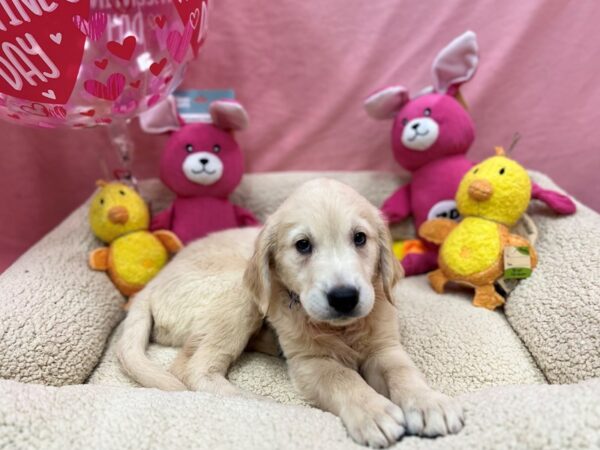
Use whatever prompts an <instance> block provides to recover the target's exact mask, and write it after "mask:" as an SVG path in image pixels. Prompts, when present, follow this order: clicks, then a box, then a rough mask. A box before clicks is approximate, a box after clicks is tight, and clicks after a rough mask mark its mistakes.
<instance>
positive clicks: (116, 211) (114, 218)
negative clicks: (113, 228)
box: [108, 206, 129, 224]
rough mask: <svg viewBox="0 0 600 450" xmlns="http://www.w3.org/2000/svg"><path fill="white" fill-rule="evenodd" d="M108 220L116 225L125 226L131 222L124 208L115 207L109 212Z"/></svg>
mask: <svg viewBox="0 0 600 450" xmlns="http://www.w3.org/2000/svg"><path fill="white" fill-rule="evenodd" d="M108 220H110V221H111V222H112V223H114V224H117V223H120V224H124V223H127V220H129V213H128V212H127V209H126V208H125V207H124V206H113V207H112V208H110V209H109V210H108Z"/></svg>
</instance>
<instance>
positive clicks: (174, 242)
mask: <svg viewBox="0 0 600 450" xmlns="http://www.w3.org/2000/svg"><path fill="white" fill-rule="evenodd" d="M152 234H153V235H154V236H156V238H157V239H158V240H159V241H160V242H161V244H162V245H164V247H165V248H166V249H167V250H168V252H169V253H177V252H178V251H179V250H181V249H182V248H183V244H182V243H181V241H180V240H179V238H178V237H177V235H176V234H175V233H173V232H172V231H169V230H156V231H154V232H153V233H152Z"/></svg>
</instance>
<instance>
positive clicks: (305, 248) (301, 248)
mask: <svg viewBox="0 0 600 450" xmlns="http://www.w3.org/2000/svg"><path fill="white" fill-rule="evenodd" d="M296 250H298V253H300V254H301V255H308V254H309V253H310V252H312V244H311V243H310V241H309V240H308V239H300V240H299V241H297V242H296Z"/></svg>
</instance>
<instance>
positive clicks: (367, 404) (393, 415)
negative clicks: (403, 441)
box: [341, 395, 405, 448]
mask: <svg viewBox="0 0 600 450" xmlns="http://www.w3.org/2000/svg"><path fill="white" fill-rule="evenodd" d="M341 419H342V421H343V422H344V425H346V428H347V429H348V433H349V434H350V436H352V438H353V439H354V440H355V441H356V442H358V443H359V444H363V445H368V446H369V447H374V448H385V447H389V446H390V445H392V444H394V443H395V442H397V441H398V440H399V439H400V438H401V437H402V436H403V435H404V431H405V426H404V414H403V413H402V410H401V409H400V408H399V407H398V406H397V405H395V404H394V403H392V402H391V401H389V400H388V399H387V398H385V397H383V396H381V395H373V396H372V397H370V398H369V399H367V400H366V401H364V402H361V403H354V404H351V405H348V406H347V407H346V408H344V410H342V412H341Z"/></svg>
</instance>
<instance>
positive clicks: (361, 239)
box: [354, 231, 367, 247]
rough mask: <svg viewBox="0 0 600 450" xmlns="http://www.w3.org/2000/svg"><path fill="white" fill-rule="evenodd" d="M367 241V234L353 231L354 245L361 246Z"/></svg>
mask: <svg viewBox="0 0 600 450" xmlns="http://www.w3.org/2000/svg"><path fill="white" fill-rule="evenodd" d="M366 243H367V235H366V234H365V233H363V232H362V231H359V232H357V233H354V245H356V246H357V247H362V246H363V245H365V244H366Z"/></svg>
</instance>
